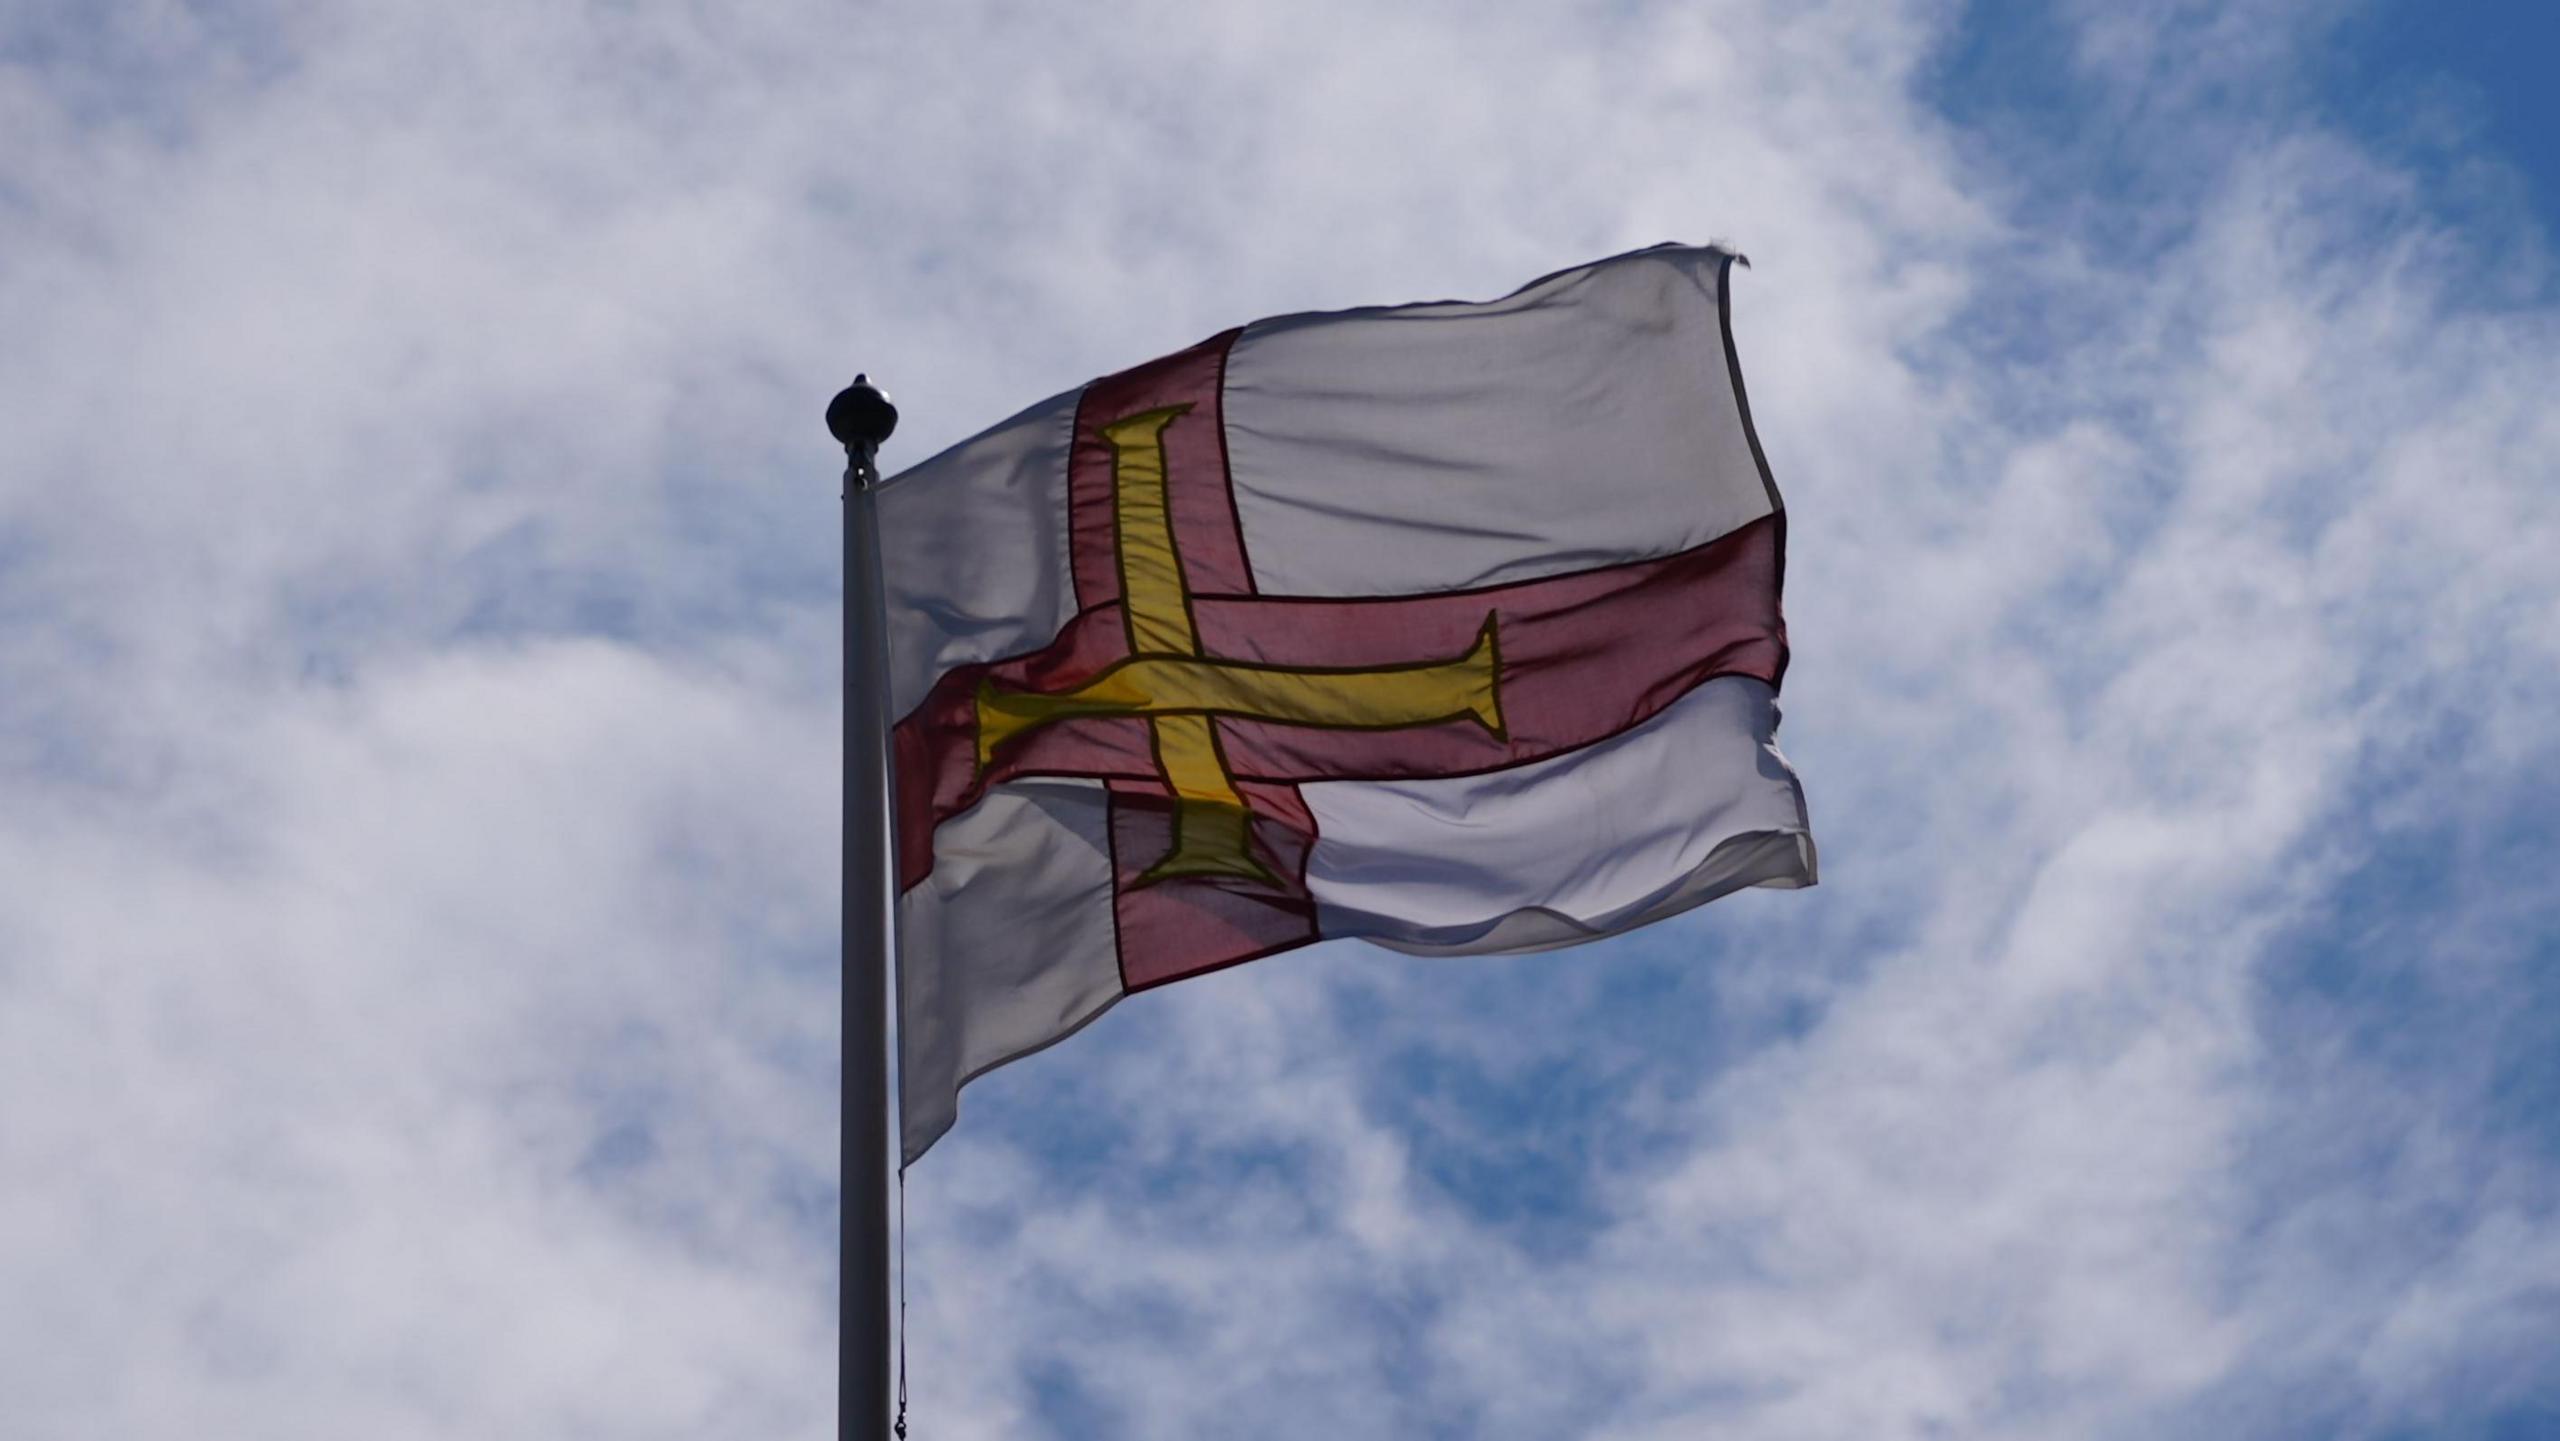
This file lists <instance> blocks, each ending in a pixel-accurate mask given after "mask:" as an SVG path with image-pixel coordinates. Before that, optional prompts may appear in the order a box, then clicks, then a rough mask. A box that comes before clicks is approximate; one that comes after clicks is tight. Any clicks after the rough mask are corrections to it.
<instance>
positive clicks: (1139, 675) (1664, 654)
mask: <svg viewBox="0 0 2560 1441" xmlns="http://www.w3.org/2000/svg"><path fill="white" fill-rule="evenodd" d="M1733 260H1734V257H1733V256H1731V255H1730V254H1728V253H1727V252H1724V251H1721V250H1716V249H1708V248H1697V247H1688V246H1658V247H1655V248H1653V249H1650V250H1643V251H1637V252H1635V253H1633V254H1629V255H1623V256H1618V257H1616V258H1613V259H1609V260H1603V261H1600V262H1597V263H1595V264H1591V265H1586V266H1582V267H1579V268H1576V269H1572V270H1567V271H1563V272H1560V273H1558V274H1555V275H1551V276H1549V277H1547V278H1545V279H1543V280H1540V281H1537V282H1534V283H1533V284H1531V285H1529V286H1527V287H1526V288H1524V289H1522V290H1520V291H1518V292H1516V293H1515V294H1512V295H1510V296H1508V297H1506V298H1504V299H1501V300H1497V301H1492V302H1489V303H1483V304H1459V303H1443V304H1429V305H1407V306H1396V307H1387V308H1378V309H1368V310H1351V311H1342V312H1338V313H1329V314H1310V315H1293V316H1286V317H1282V318H1279V319H1273V320H1265V321H1259V322H1256V323H1255V324H1252V325H1247V326H1244V327H1241V328H1240V329H1237V330H1233V331H1229V332H1227V333H1225V334H1222V335H1218V336H1214V337H1212V338H1211V339H1209V340H1206V341H1203V342H1202V343H1201V344H1199V345H1196V346H1193V347H1192V348H1190V349H1188V350H1185V351H1181V352H1179V353H1177V354H1174V355H1170V356H1166V357H1164V358H1163V359H1160V360H1156V361H1152V362H1150V363H1148V364H1146V365H1141V366H1138V367H1135V368H1133V369H1130V370H1125V371H1122V372H1120V373H1119V374H1116V375H1112V376H1107V377H1105V378H1103V379H1100V380H1096V381H1094V382H1092V383H1091V384H1089V385H1086V386H1084V387H1082V388H1081V389H1079V390H1077V391H1074V392H1071V393H1068V394H1065V395H1061V396H1058V397H1055V398H1054V399H1051V400H1048V401H1045V402H1043V403H1041V404H1039V405H1036V406H1033V407H1032V408H1031V409H1029V410H1026V411H1024V412H1022V413H1021V414H1019V415H1017V416H1015V417H1013V418H1012V419H1010V420H1008V421H1005V422H1004V423H1003V424H1001V425H998V426H996V427H995V428H994V429H992V430H989V431H987V432H985V433H984V434H981V435H979V436H977V437H975V438H973V439H971V440H968V441H965V442H963V443H962V444H960V445H958V446H955V447H953V448H952V449H950V450H948V451H945V452H944V453H942V454H941V455H938V456H935V457H934V458H933V459H931V460H928V461H926V462H924V463H923V464H921V465H918V466H916V467H914V468H913V469H911V470H908V471H906V472H904V473H902V474H900V475H898V476H895V477H892V478H891V479H890V480H889V481H887V482H886V483H885V484H884V485H883V486H882V487H880V489H879V490H878V492H877V494H876V501H875V504H876V515H877V521H878V524H879V526H880V534H881V539H882V548H883V552H884V567H885V570H884V574H885V582H884V588H885V591H886V596H887V611H888V623H889V640H890V644H889V653H890V676H889V682H888V685H889V692H890V695H889V703H890V708H891V709H890V714H891V715H892V716H893V717H895V718H896V729H895V733H894V743H893V752H894V768H895V778H894V784H895V794H896V802H895V811H896V816H895V822H896V830H897V835H898V844H899V851H900V860H899V875H898V886H899V892H900V894H899V901H898V910H897V929H898V938H899V941H898V952H899V962H898V990H899V1009H898V1015H899V1073H900V1082H901V1084H900V1094H901V1112H902V1114H901V1122H902V1131H903V1150H904V1154H905V1156H906V1158H907V1159H908V1160H910V1161H912V1160H913V1159H915V1158H916V1157H917V1156H919V1155H921V1154H922V1153H923V1152H924V1150H925V1148H926V1147H928V1146H930V1145H931V1144H932V1143H933V1141H934V1140H935V1139H936V1138H937V1137H939V1136H940V1135H941V1134H942V1133H943V1132H944V1131H945V1130H947V1129H948V1128H949V1127H950V1125H951V1123H952V1121H953V1119H954V1118H955V1116H956V1114H957V1106H958V1094H959V1089H960V1087H961V1086H962V1085H963V1084H965V1083H966V1082H967V1081H968V1080H969V1079H970V1078H971V1077H974V1076H976V1075H979V1074H981V1073H983V1072H984V1071H986V1070H988V1069H990V1068H992V1067H995V1066H998V1065H1002V1064H1004V1063H1005V1062H1007V1061H1009V1060H1013V1059H1015V1058H1017V1057H1020V1056H1023V1055H1026V1054H1028V1053H1030V1052H1032V1051H1035V1050H1038V1049H1040V1048H1041V1047H1043V1046H1046V1045H1048V1044H1050V1043H1051V1042H1054V1041H1057V1040H1059V1039H1061V1038H1063V1037H1065V1036H1066V1035H1068V1034H1070V1033H1071V1032H1073V1031H1074V1030H1076V1029H1077V1028H1078V1027H1079V1026H1081V1025H1083V1024H1084V1023H1085V1022H1087V1021H1089V1020H1091V1019H1092V1018H1093V1017H1095V1016H1097V1015H1099V1014H1100V1013H1101V1012H1102V1011H1103V1010H1105V1009H1106V1008H1108V1007H1109V1006H1110V1005H1111V1004H1112V1003H1113V1002H1115V1001H1117V1000H1118V999H1119V998H1120V997H1122V996H1124V995H1127V994H1129V993H1130V992H1132V991H1136V990H1143V989H1146V988H1148V987H1151V986H1157V985H1162V984H1164V983H1166V982H1168V981H1173V980H1179V979H1181V978H1183V977H1185V976H1193V975H1198V974H1200V973H1202V972H1204V971H1210V970H1215V969H1218V968H1220V967H1223V966H1228V965H1233V964H1235V963H1237V962H1240V961H1247V960H1252V959H1254V958H1256V957H1260V956H1266V955H1270V954H1273V953H1275V952H1278V951H1282V950H1287V949H1289V948H1291V947H1295V946H1301V945H1306V944H1309V943H1311V942H1314V941H1319V940H1327V939H1332V938H1335V937H1346V936H1356V937H1361V938H1365V939H1367V940H1371V941H1375V942H1378V943H1380V944H1382V945H1387V946H1392V947H1395V948H1397V949H1401V950H1407V951H1416V952H1429V953H1435V954H1461V953H1491V952H1500V951H1521V950H1533V949H1539V948H1543V947H1551V946H1561V945H1569V944H1573V943H1575V942H1578V941H1584V940H1590V939H1593V938H1595V937H1599V936H1605V935H1612V934H1616V933H1618V932H1621V931H1625V930H1627V929H1629V928H1631V927H1635V926H1639V925H1642V924H1644V923H1646V922H1648V921H1653V920H1657V919H1660V918H1662V917H1664V916H1668V915H1672V914H1674V913H1676V912H1679V911H1682V910H1686V909H1688V908H1689V907H1692V906H1695V905H1698V904H1700V903H1702V902H1705V901H1709V900H1712V899H1714V898H1716V897H1718V896H1721V895H1725V894H1728V893H1730V892H1732V891H1734V890H1737V889H1740V888H1742V887H1746V886H1804V885H1810V884H1812V883H1813V880H1814V874H1815V864H1814V848H1813V840H1812V835H1811V831H1810V829H1809V828H1808V825H1807V822H1806V818H1805V809H1804V798H1803V794H1802V792H1801V790H1800V789H1799V788H1798V786H1797V783H1796V778H1795V775H1794V773H1793V772H1792V771H1791V770H1790V769H1789V768H1788V765H1787V762H1786V760H1785V758H1784V757H1783V756H1781V755H1780V754H1779V752H1778V749H1777V746H1776V744H1775V740H1774V735H1775V732H1776V729H1777V724H1778V709H1777V692H1778V686H1779V682H1780V680H1781V678H1782V676H1783V673H1784V671H1785V669H1786V662H1787V646H1786V630H1785V624H1784V622H1783V620H1782V619H1781V616H1780V611H1779V587H1780V580H1781V577H1782V574H1783V569H1784V552H1785V512H1784V511H1783V509H1782V508H1781V507H1780V504H1779V500H1778V493H1777V487H1776V485H1775V484H1774V483H1773V482H1772V480H1771V479H1770V476H1769V471H1768V466H1767V462H1766V461H1765V459H1764V458H1763V457H1762V454H1761V450H1760V444H1759V440H1758V438H1757V436H1756V435H1755V434H1754V433H1753V430H1752V426H1751V415H1750V408H1749V404H1748V402H1747V400H1746V398H1745V396H1744V392H1743V386H1742V376H1741V371H1740V367H1739V364H1738V362H1737V360H1736V358H1735V355H1734V350H1733V340H1732V328H1731V324H1730V310H1729V297H1728V284H1729V281H1730V279H1731V274H1732V265H1733Z"/></svg>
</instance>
